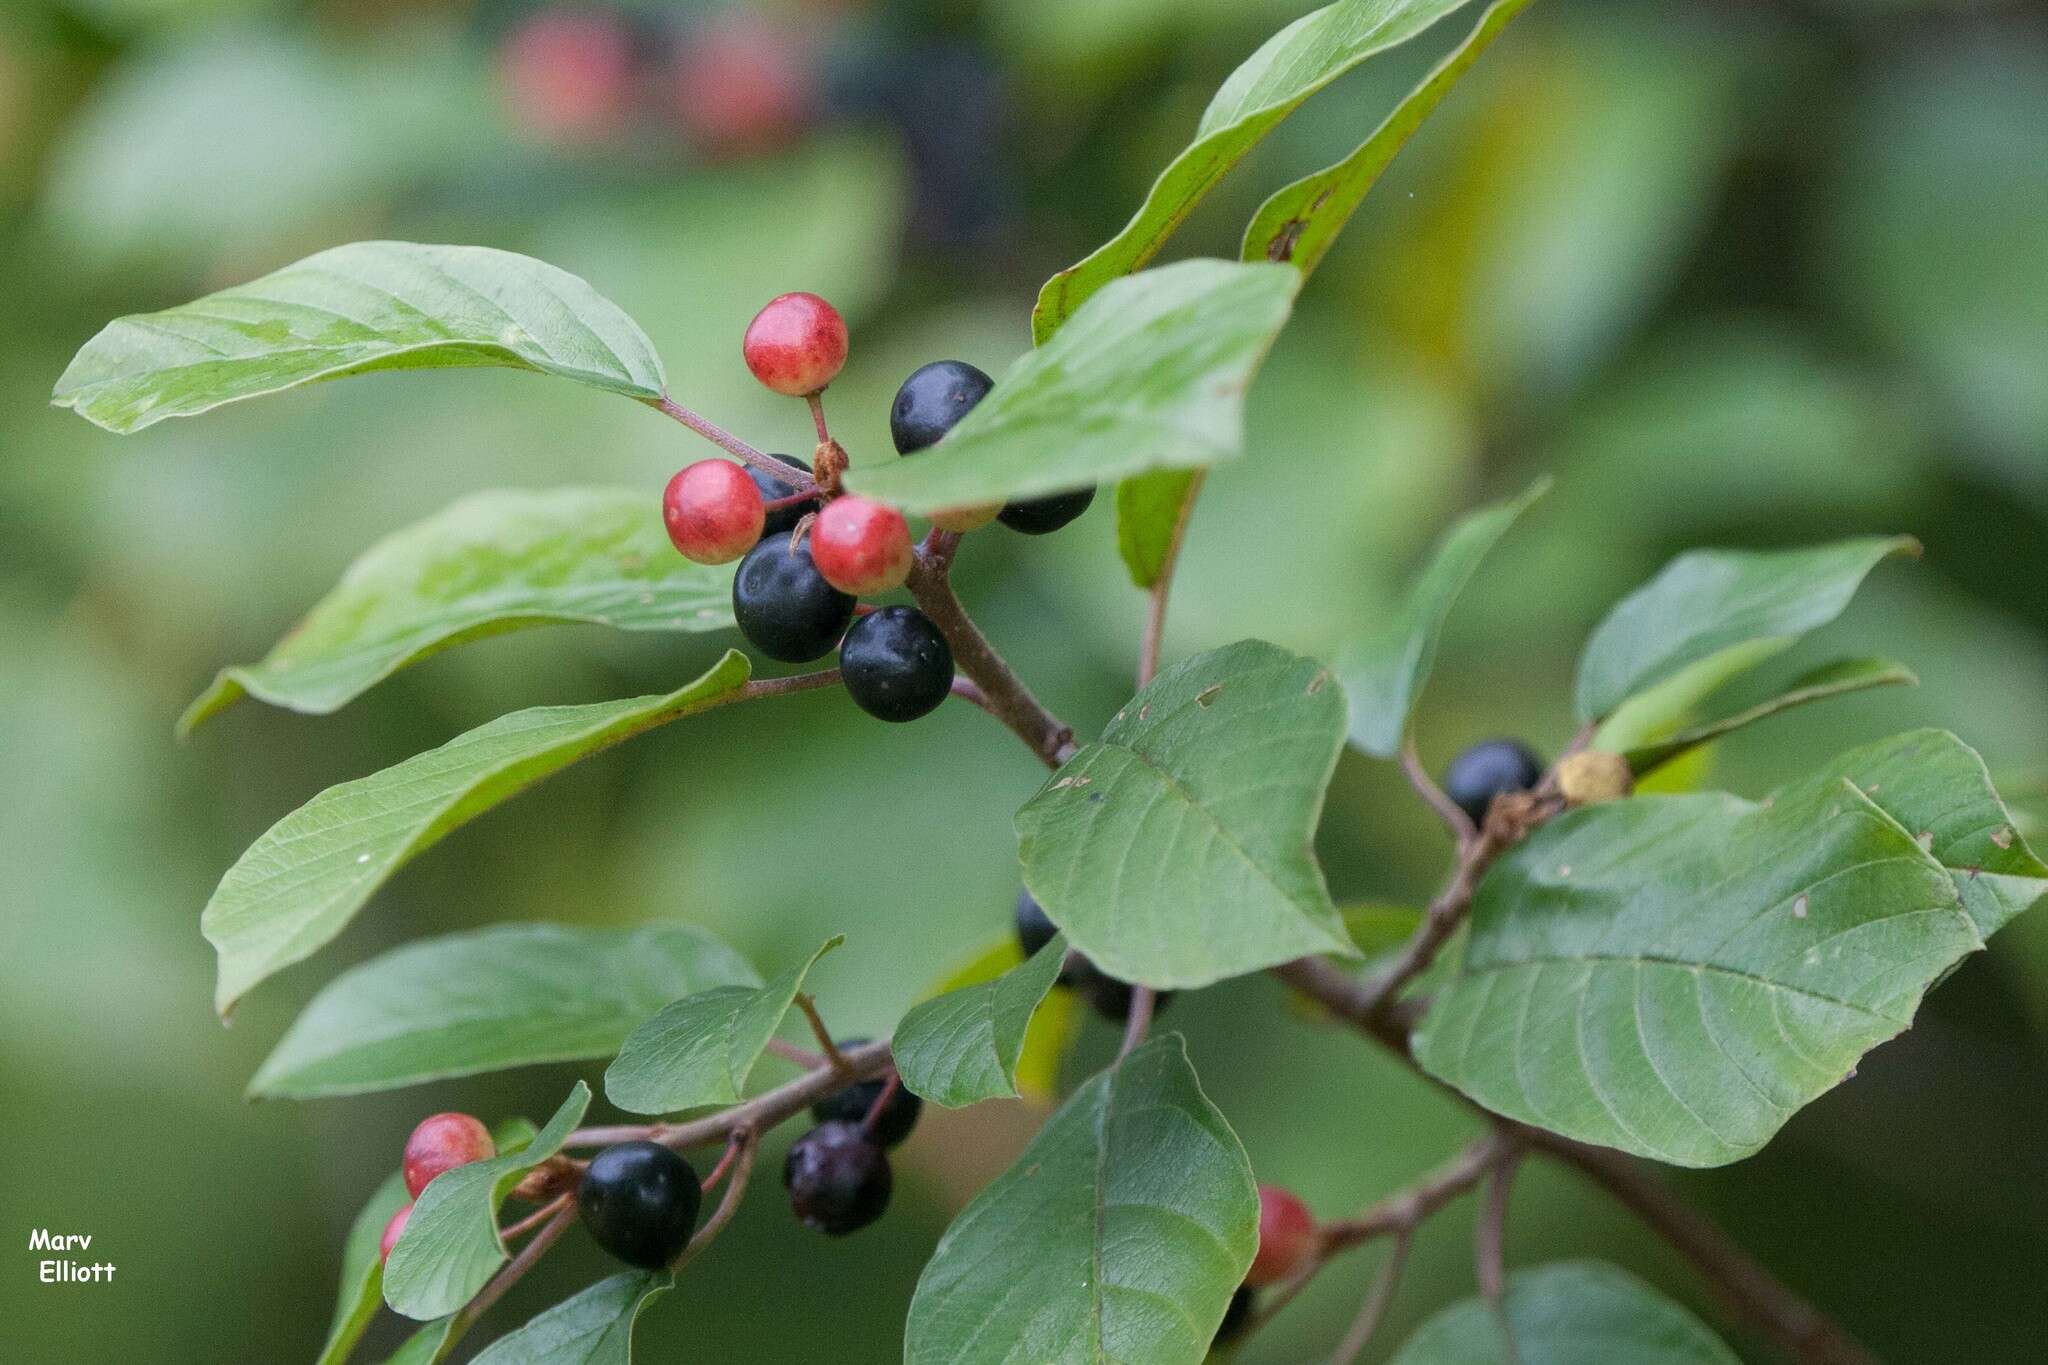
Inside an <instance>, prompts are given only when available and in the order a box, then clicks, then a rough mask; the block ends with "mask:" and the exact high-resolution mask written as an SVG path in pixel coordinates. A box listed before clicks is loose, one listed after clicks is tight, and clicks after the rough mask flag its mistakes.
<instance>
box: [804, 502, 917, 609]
mask: <svg viewBox="0 0 2048 1365" xmlns="http://www.w3.org/2000/svg"><path fill="white" fill-rule="evenodd" d="M910 561H911V550H910V524H909V523H908V522H906V521H904V520H903V514H902V513H901V512H899V511H897V510H896V509H895V508H893V507H888V506H885V505H884V504H882V503H879V502H870V501H869V500H868V499H866V498H856V497H842V498H834V499H833V500H832V501H831V502H828V503H826V504H825V510H824V511H822V512H820V513H818V519H817V520H816V521H814V522H812V523H811V562H812V563H814V564H816V565H817V566H818V572H819V573H820V574H822V575H823V576H824V578H825V581H826V582H827V583H830V584H831V585H832V586H833V587H835V588H837V589H839V591H841V592H846V593H852V594H853V595H854V596H856V597H860V596H864V595H867V594H871V593H878V592H887V591H888V590H889V589H891V588H900V587H902V586H903V580H905V579H906V578H909V577H910Z"/></svg>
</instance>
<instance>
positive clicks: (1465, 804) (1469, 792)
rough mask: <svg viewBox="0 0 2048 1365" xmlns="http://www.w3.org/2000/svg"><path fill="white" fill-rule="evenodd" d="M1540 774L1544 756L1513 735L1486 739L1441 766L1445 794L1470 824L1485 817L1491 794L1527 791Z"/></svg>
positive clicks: (1534, 783)
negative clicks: (1513, 737) (1541, 756)
mask: <svg viewBox="0 0 2048 1365" xmlns="http://www.w3.org/2000/svg"><path fill="white" fill-rule="evenodd" d="M1542 777H1543V760H1542V759H1540V758H1538V757H1536V755H1535V754H1533V753H1531V752H1530V751H1529V747H1528V746H1527V745H1525V744H1522V743H1520V742H1519V741H1516V740H1512V739H1489V740H1487V741H1485V742H1484V743H1480V744H1475V745H1473V746H1472V747H1471V748H1469V749H1467V750H1465V752H1463V753H1461V754H1459V755H1458V756H1457V757H1456V758H1454V759H1452V760H1451V766H1450V767H1448V768H1446V769H1445V770H1444V794H1445V795H1446V796H1448V797H1450V798H1451V800H1452V802H1453V803H1454V804H1456V806H1457V807H1458V809H1459V810H1462V811H1464V812H1465V814H1467V815H1469V816H1471V817H1472V823H1473V824H1475V825H1476V824H1480V823H1482V822H1483V821H1485V819H1486V808H1487V807H1488V806H1491V805H1492V804H1493V798H1494V797H1496V796H1500V795H1502V794H1503V793H1506V792H1521V791H1527V790H1529V788H1531V787H1533V786H1535V785H1536V783H1537V782H1538V781H1539V780H1541V779H1542Z"/></svg>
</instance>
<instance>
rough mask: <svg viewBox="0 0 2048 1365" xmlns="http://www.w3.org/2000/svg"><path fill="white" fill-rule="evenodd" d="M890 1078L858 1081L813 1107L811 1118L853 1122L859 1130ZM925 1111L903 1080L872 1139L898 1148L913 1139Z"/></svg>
mask: <svg viewBox="0 0 2048 1365" xmlns="http://www.w3.org/2000/svg"><path fill="white" fill-rule="evenodd" d="M866 1041H867V1039H865V1038H848V1039H846V1040H845V1041H844V1042H842V1043H841V1044H840V1045H841V1046H842V1047H852V1046H854V1045H855V1044H857V1043H864V1042H866ZM889 1081H890V1078H889V1077H887V1076H884V1077H881V1078H880V1079H877V1080H872V1081H856V1082H854V1083H853V1084H852V1085H849V1086H847V1087H846V1089H844V1090H842V1091H840V1092H839V1093H838V1094H836V1095H827V1096H826V1097H825V1098H824V1099H822V1100H819V1101H818V1102H817V1103H816V1104H814V1105H812V1106H811V1117H812V1118H814V1119H816V1120H817V1121H818V1122H820V1123H850V1124H852V1125H853V1126H854V1127H856V1128H858V1127H860V1126H861V1125H862V1124H864V1123H865V1122H867V1117H868V1114H869V1113H870V1112H872V1111H873V1109H874V1107H875V1101H876V1100H878V1099H880V1098H881V1097H882V1092H883V1091H884V1090H888V1089H889ZM923 1112H924V1101H923V1100H921V1099H919V1098H918V1097H917V1096H915V1095H913V1094H911V1093H910V1091H909V1090H907V1089H905V1088H904V1085H903V1082H902V1081H900V1080H899V1081H897V1082H896V1088H895V1089H894V1090H893V1091H891V1092H890V1095H889V1102H888V1103H887V1104H884V1105H883V1106H882V1112H881V1113H879V1114H876V1115H875V1126H874V1128H873V1129H872V1130H871V1131H870V1132H869V1134H868V1135H869V1136H870V1137H872V1138H873V1139H874V1140H875V1141H876V1142H879V1143H881V1144H882V1146H884V1147H894V1146H896V1145H897V1144H899V1143H901V1142H902V1141H903V1139H905V1138H907V1137H909V1136H910V1130H911V1129H913V1128H915V1127H917V1118H918V1115H920V1114H922V1113H923Z"/></svg>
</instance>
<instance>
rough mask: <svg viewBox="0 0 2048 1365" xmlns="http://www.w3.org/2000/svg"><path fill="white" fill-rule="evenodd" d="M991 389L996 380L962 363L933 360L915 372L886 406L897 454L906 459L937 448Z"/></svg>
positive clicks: (959, 361)
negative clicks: (915, 453)
mask: <svg viewBox="0 0 2048 1365" xmlns="http://www.w3.org/2000/svg"><path fill="white" fill-rule="evenodd" d="M994 387H995V380H993V379H990V378H989V377H988V376H987V375H986V374H983V373H982V372H981V371H980V370H977V369H976V368H974V366H972V365H970V364H968V363H967V362H966V361H964V360H934V361H933V362H932V363H931V364H929V365H926V366H924V367H922V368H921V369H918V370H916V371H914V372H913V373H912V374H911V376H910V378H908V379H906V380H904V381H903V387H902V388H900V389H898V390H896V401H895V402H894V403H891V404H890V405H889V435H890V437H891V438H893V439H894V440H895V442H896V453H897V454H898V455H908V454H911V453H912V452H913V451H919V450H923V449H924V448H925V447H926V446H929V445H935V444H937V442H938V440H939V438H940V437H941V436H944V435H945V434H946V433H947V432H949V431H951V430H952V429H953V427H954V424H955V423H957V422H958V421H959V420H960V419H961V418H962V417H965V416H966V415H967V413H968V411H969V409H971V408H973V406H974V405H975V404H976V403H979V402H980V401H981V400H982V399H983V398H985V397H987V396H988V391H989V390H990V389H992V388H994Z"/></svg>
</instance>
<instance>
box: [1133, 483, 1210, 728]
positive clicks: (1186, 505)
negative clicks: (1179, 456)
mask: <svg viewBox="0 0 2048 1365" xmlns="http://www.w3.org/2000/svg"><path fill="white" fill-rule="evenodd" d="M1208 477H1209V471H1208V470H1206V469H1197V470H1196V471H1195V472H1194V473H1193V474H1192V475H1190V476H1189V478H1188V491H1187V492H1186V494H1184V495H1183V496H1182V498H1181V503H1180V513H1179V515H1177V516H1176V517H1174V519H1173V531H1172V533H1171V534H1169V535H1168V537H1167V540H1166V553H1165V554H1164V555H1162V556H1161V557H1160V560H1159V573H1158V576H1157V577H1155V578H1154V579H1153V580H1152V605H1151V607H1150V609H1149V610H1148V611H1147V612H1146V613H1145V634H1144V637H1143V639H1142V640H1140V642H1139V645H1138V687H1139V689H1140V690H1143V688H1144V686H1145V684H1146V683H1148V682H1151V681H1152V677H1153V675H1154V674H1156V673H1157V672H1159V649H1160V645H1161V644H1162V643H1163V642H1164V641H1165V638H1166V599H1167V594H1169V593H1171V592H1172V591H1173V571H1174V569H1175V568H1176V567H1177V566H1178V565H1179V563H1180V546H1181V542H1182V541H1183V540H1185V539H1186V538H1187V534H1188V523H1189V522H1190V521H1192V520H1193V519H1194V515H1195V499H1196V498H1198V497H1200V496H1201V495H1202V484H1203V481H1204V480H1206V479H1207V478H1208Z"/></svg>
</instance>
